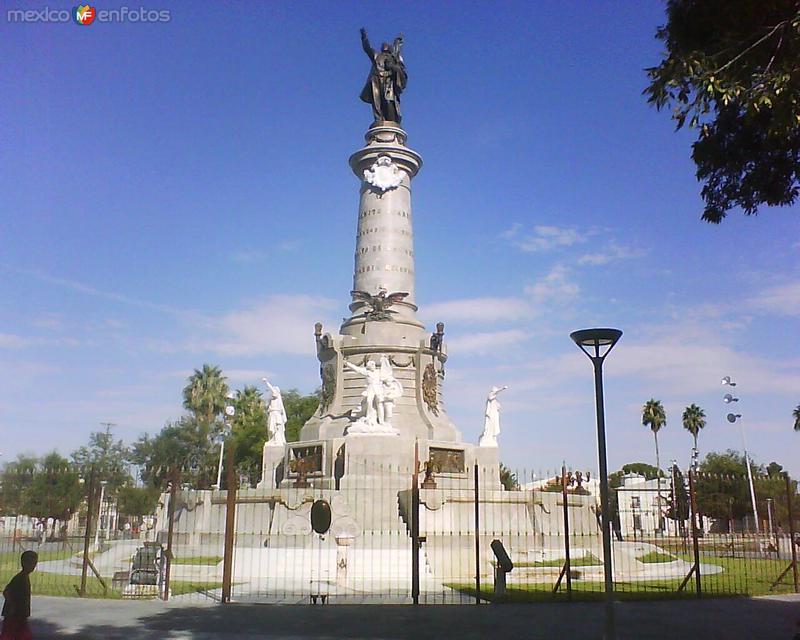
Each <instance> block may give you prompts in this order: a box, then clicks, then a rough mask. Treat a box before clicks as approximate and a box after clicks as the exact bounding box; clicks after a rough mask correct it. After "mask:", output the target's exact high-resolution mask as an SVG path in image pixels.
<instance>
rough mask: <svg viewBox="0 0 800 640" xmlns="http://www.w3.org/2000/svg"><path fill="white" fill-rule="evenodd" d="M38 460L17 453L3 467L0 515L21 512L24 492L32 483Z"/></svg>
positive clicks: (0, 489) (0, 485)
mask: <svg viewBox="0 0 800 640" xmlns="http://www.w3.org/2000/svg"><path fill="white" fill-rule="evenodd" d="M37 467H38V460H37V459H36V458H33V457H31V456H25V455H19V456H17V459H16V460H14V461H13V462H9V463H7V464H6V465H5V466H4V467H3V473H2V478H0V480H1V481H0V515H6V516H15V515H18V514H20V513H22V512H23V505H24V501H25V494H26V492H27V490H28V489H29V488H30V486H31V484H32V483H33V474H34V473H35V472H36V470H37Z"/></svg>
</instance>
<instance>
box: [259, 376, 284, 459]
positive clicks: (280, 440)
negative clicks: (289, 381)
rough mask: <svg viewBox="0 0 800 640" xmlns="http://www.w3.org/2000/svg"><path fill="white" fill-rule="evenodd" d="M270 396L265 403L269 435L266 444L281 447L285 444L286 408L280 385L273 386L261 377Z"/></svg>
mask: <svg viewBox="0 0 800 640" xmlns="http://www.w3.org/2000/svg"><path fill="white" fill-rule="evenodd" d="M262 380H263V381H264V384H266V385H267V387H268V388H269V390H270V393H271V394H272V396H271V397H270V399H269V404H268V405H267V431H268V435H269V436H270V438H269V440H268V441H267V446H270V447H282V446H283V445H285V444H286V420H287V416H286V409H285V407H284V406H283V397H282V396H281V389H280V387H273V386H272V385H271V384H270V383H269V382H268V381H267V379H266V378H262Z"/></svg>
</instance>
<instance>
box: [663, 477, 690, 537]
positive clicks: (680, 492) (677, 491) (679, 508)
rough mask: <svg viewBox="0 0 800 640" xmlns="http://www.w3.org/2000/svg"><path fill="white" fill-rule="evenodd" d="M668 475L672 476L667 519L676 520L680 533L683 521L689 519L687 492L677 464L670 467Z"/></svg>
mask: <svg viewBox="0 0 800 640" xmlns="http://www.w3.org/2000/svg"><path fill="white" fill-rule="evenodd" d="M670 475H671V476H672V492H671V496H670V501H669V511H668V512H667V517H669V518H671V519H672V520H678V521H679V522H680V528H681V531H683V529H684V521H685V520H687V519H688V518H689V505H690V500H689V492H688V491H687V490H686V481H685V480H684V478H683V473H682V472H681V470H680V468H679V467H678V465H677V464H673V465H672V468H671V469H670Z"/></svg>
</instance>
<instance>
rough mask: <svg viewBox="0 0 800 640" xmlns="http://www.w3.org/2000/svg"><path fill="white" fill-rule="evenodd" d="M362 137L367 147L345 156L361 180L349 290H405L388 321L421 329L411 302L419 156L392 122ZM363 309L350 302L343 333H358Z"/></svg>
mask: <svg viewBox="0 0 800 640" xmlns="http://www.w3.org/2000/svg"><path fill="white" fill-rule="evenodd" d="M365 138H366V141H367V145H366V146H365V147H364V148H362V149H359V150H358V151H356V152H355V153H354V154H353V155H352V156H350V167H351V168H352V169H353V172H354V173H355V174H356V177H357V178H358V179H359V180H361V199H360V203H359V213H358V230H357V235H356V253H355V269H354V273H353V289H354V290H356V291H365V292H366V293H369V294H371V295H375V294H377V293H378V292H379V290H380V289H381V288H383V289H386V292H387V293H395V292H404V293H408V296H407V297H406V298H405V299H404V300H403V302H401V303H399V304H395V305H393V306H392V310H394V311H396V312H397V313H396V314H395V315H394V316H393V319H394V320H395V322H397V323H400V324H403V325H411V326H413V327H416V328H418V329H422V328H423V327H422V324H421V323H420V322H419V321H418V320H417V319H416V311H417V307H416V305H415V303H414V231H413V227H412V213H411V179H412V178H413V177H414V176H415V175H416V174H417V172H418V171H419V169H420V167H421V166H422V158H421V157H420V155H419V154H418V153H417V152H416V151H413V150H412V149H409V148H408V147H406V146H405V142H406V133H405V131H403V130H402V129H401V128H400V127H398V126H397V125H396V124H393V123H385V124H379V125H375V126H373V127H371V128H370V129H369V131H367V134H366V136H365ZM366 310H368V306H367V304H366V303H365V302H363V301H360V300H358V301H354V302H353V303H352V304H351V305H350V311H352V316H351V317H350V318H349V319H348V320H346V321H345V323H344V324H343V325H342V333H343V334H345V335H347V334H350V335H353V334H355V333H358V331H360V330H361V329H362V325H363V323H364V319H363V315H362V314H363V312H364V311H366ZM406 330H407V327H406Z"/></svg>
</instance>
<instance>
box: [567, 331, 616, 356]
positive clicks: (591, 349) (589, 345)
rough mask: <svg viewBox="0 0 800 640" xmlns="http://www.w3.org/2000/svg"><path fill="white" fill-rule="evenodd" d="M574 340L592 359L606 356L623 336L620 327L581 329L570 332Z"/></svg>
mask: <svg viewBox="0 0 800 640" xmlns="http://www.w3.org/2000/svg"><path fill="white" fill-rule="evenodd" d="M569 337H570V338H572V341H573V342H574V343H575V344H576V345H578V347H580V349H581V351H583V352H584V353H585V354H586V355H587V356H589V358H591V359H592V360H602V359H603V358H605V357H606V356H607V355H608V354H609V352H610V351H611V349H613V348H614V345H615V344H617V341H618V340H619V339H620V338H621V337H622V331H620V330H619V329H608V328H596V329H579V330H578V331H573V332H572V333H570V334H569Z"/></svg>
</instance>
